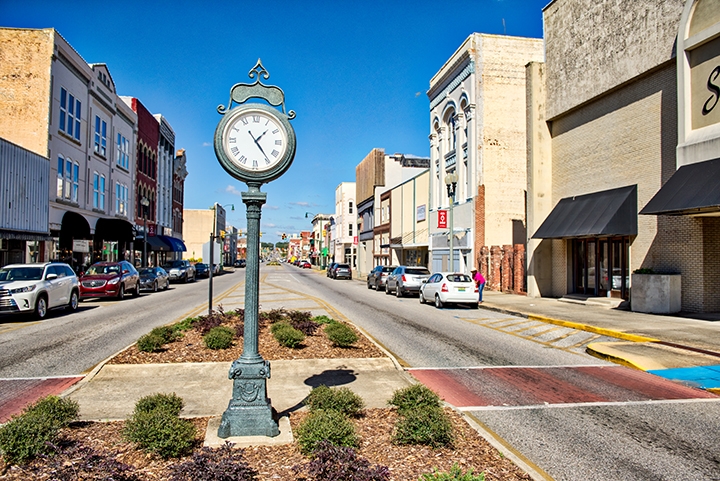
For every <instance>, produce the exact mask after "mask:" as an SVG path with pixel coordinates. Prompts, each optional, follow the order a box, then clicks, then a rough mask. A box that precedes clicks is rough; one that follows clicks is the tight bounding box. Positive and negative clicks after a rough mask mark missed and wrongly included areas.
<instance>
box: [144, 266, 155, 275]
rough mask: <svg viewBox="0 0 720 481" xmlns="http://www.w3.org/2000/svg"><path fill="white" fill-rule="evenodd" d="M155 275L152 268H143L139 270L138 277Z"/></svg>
mask: <svg viewBox="0 0 720 481" xmlns="http://www.w3.org/2000/svg"><path fill="white" fill-rule="evenodd" d="M154 273H155V269H153V268H152V267H145V268H143V269H140V275H146V276H147V275H152V274H154Z"/></svg>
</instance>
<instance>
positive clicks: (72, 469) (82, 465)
mask: <svg viewBox="0 0 720 481" xmlns="http://www.w3.org/2000/svg"><path fill="white" fill-rule="evenodd" d="M63 444H65V443H63ZM53 449H54V452H53V454H52V455H43V456H42V458H43V468H44V469H47V470H49V471H50V472H52V478H51V479H52V480H57V481H61V480H62V481H64V480H85V481H93V480H97V481H100V480H102V481H141V478H140V477H138V475H137V474H135V467H134V466H131V465H129V464H125V463H122V462H120V461H117V460H116V459H115V456H117V455H118V454H119V453H116V454H115V455H107V454H99V453H98V452H96V451H95V450H93V448H91V447H90V446H87V445H85V444H83V443H82V442H78V443H70V444H67V445H63V446H54V445H53ZM34 469H35V467H34V466H33V467H30V468H29V470H30V471H34ZM37 477H38V478H39V477H40V476H37Z"/></svg>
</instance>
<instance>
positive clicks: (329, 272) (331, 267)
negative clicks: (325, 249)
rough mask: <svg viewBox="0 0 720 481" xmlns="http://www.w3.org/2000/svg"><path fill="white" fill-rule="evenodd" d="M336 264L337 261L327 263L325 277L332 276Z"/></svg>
mask: <svg viewBox="0 0 720 481" xmlns="http://www.w3.org/2000/svg"><path fill="white" fill-rule="evenodd" d="M337 265H338V263H337V262H331V263H330V264H328V266H327V271H325V275H326V276H327V277H332V276H333V271H334V270H335V268H336V267H337Z"/></svg>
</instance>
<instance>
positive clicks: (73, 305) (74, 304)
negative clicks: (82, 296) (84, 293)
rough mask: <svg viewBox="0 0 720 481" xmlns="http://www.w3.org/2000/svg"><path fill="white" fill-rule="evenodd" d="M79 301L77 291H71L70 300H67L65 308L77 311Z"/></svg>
mask: <svg viewBox="0 0 720 481" xmlns="http://www.w3.org/2000/svg"><path fill="white" fill-rule="evenodd" d="M79 302H80V301H79V299H78V293H77V291H72V293H71V294H70V302H68V305H67V308H68V309H69V310H70V312H75V311H77V308H78V303H79Z"/></svg>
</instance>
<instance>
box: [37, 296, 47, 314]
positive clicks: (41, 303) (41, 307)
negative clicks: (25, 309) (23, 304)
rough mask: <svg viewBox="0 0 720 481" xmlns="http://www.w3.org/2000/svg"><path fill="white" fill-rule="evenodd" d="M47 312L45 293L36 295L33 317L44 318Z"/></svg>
mask: <svg viewBox="0 0 720 481" xmlns="http://www.w3.org/2000/svg"><path fill="white" fill-rule="evenodd" d="M47 313H48V304H47V297H45V295H42V296H38V298H37V300H36V301H35V318H36V319H45V318H46V317H47Z"/></svg>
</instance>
